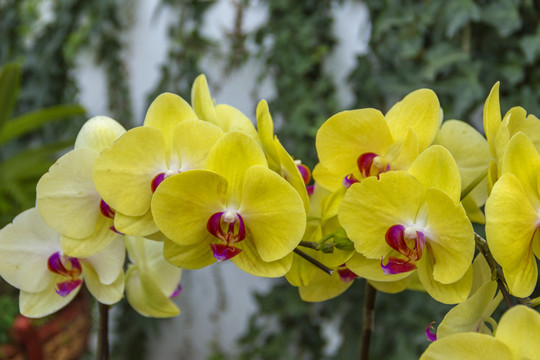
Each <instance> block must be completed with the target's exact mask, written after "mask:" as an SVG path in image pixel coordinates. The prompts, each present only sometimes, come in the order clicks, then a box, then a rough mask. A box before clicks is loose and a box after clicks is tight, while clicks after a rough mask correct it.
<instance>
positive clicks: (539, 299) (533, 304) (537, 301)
mask: <svg viewBox="0 0 540 360" xmlns="http://www.w3.org/2000/svg"><path fill="white" fill-rule="evenodd" d="M529 305H530V306H531V307H532V308H535V307H537V306H540V296H539V297H537V298H534V299H532V300H531V302H530V303H529Z"/></svg>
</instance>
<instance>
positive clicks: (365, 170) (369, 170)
mask: <svg viewBox="0 0 540 360" xmlns="http://www.w3.org/2000/svg"><path fill="white" fill-rule="evenodd" d="M356 165H357V166H358V170H360V174H361V175H362V176H363V177H364V178H367V177H370V176H376V177H377V179H378V178H379V175H380V174H381V173H384V172H387V171H390V163H388V161H387V160H386V159H385V158H384V157H382V156H379V155H377V154H375V153H363V154H362V155H360V156H359V157H358V159H357V160H356ZM357 182H360V180H359V179H357V178H356V177H355V176H354V175H353V174H348V175H347V176H345V177H344V178H343V186H344V187H346V188H349V187H350V186H351V185H352V184H354V183H357Z"/></svg>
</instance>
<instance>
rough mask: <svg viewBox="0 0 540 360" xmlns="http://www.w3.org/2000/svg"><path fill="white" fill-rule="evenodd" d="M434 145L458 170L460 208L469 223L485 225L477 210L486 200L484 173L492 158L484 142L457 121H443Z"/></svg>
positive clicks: (477, 133)
mask: <svg viewBox="0 0 540 360" xmlns="http://www.w3.org/2000/svg"><path fill="white" fill-rule="evenodd" d="M433 143H434V144H439V145H442V146H444V147H445V148H446V149H448V151H450V154H452V157H453V158H454V160H456V163H457V165H458V167H459V173H460V176H461V192H462V193H463V191H467V192H468V194H467V195H466V196H465V198H463V199H462V203H463V207H464V208H465V211H467V215H468V216H469V219H471V221H472V222H476V223H479V224H484V223H485V217H484V213H483V212H482V210H480V208H481V207H482V206H483V205H484V203H485V202H486V200H487V196H488V194H487V181H488V180H487V172H488V168H489V162H490V159H491V155H490V152H489V145H488V142H487V140H486V139H485V138H484V137H483V136H482V135H481V134H480V133H479V132H478V131H476V130H475V129H474V128H473V127H472V126H470V125H469V124H467V123H465V122H463V121H459V120H447V121H445V122H444V123H443V124H442V126H441V128H440V130H439V132H438V133H437V137H436V138H435V141H434V142H433Z"/></svg>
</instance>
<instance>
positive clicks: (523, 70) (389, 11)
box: [350, 0, 540, 120]
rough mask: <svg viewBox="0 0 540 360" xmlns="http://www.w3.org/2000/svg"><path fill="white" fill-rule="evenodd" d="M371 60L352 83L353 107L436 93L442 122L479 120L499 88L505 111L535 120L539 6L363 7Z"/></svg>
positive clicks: (408, 2)
mask: <svg viewBox="0 0 540 360" xmlns="http://www.w3.org/2000/svg"><path fill="white" fill-rule="evenodd" d="M365 3H366V5H367V6H368V9H369V12H370V14H371V22H372V31H371V38H370V41H369V49H370V50H369V53H368V54H366V55H363V56H360V57H358V66H357V68H356V70H355V71H354V72H353V74H352V75H351V77H350V81H351V83H352V84H353V85H354V89H355V94H356V99H357V106H359V107H365V106H379V107H381V108H385V105H387V104H389V103H391V102H393V101H395V100H396V99H397V98H400V97H402V96H403V95H404V94H406V93H408V92H410V91H411V90H413V89H417V88H419V87H429V88H432V89H433V90H435V92H436V93H437V95H438V96H439V98H440V101H441V104H442V106H443V108H444V110H445V118H447V119H448V118H459V119H463V120H471V118H472V117H473V114H475V111H476V115H477V117H478V116H480V115H481V113H480V112H478V110H479V109H481V107H482V104H483V101H484V100H485V97H486V96H487V94H488V93H489V90H490V88H491V87H492V86H493V84H494V83H495V82H496V81H498V80H500V81H501V102H502V108H503V109H509V107H511V106H514V105H517V104H519V105H522V106H523V107H525V108H526V109H527V111H528V112H530V113H535V114H538V113H540V25H539V24H540V4H539V3H538V1H532V0H495V1H487V0H455V1H414V0H386V1H378V0H366V1H365Z"/></svg>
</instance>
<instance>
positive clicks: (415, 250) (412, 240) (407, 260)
mask: <svg viewBox="0 0 540 360" xmlns="http://www.w3.org/2000/svg"><path fill="white" fill-rule="evenodd" d="M385 240H386V243H387V244H388V245H389V246H390V247H391V248H392V249H394V250H396V251H397V252H399V253H400V254H401V255H402V256H403V258H396V257H393V256H390V257H389V258H388V263H387V264H386V265H383V260H382V259H381V267H382V269H383V272H384V273H385V274H387V275H389V274H399V273H403V272H408V271H412V270H414V269H416V265H415V264H414V263H415V262H416V261H417V260H418V259H420V258H421V257H422V252H423V251H424V245H425V237H424V233H423V232H421V231H418V230H416V229H414V228H405V226H403V225H394V226H391V227H390V228H389V229H388V230H387V231H386V235H385Z"/></svg>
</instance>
